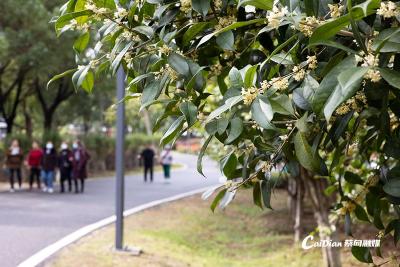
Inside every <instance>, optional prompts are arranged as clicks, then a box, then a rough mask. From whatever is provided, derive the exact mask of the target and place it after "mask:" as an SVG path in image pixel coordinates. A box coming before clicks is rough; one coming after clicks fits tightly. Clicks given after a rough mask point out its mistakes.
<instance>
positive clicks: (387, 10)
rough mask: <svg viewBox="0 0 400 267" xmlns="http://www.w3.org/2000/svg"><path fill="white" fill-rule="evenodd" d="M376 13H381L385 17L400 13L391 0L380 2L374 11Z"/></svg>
mask: <svg viewBox="0 0 400 267" xmlns="http://www.w3.org/2000/svg"><path fill="white" fill-rule="evenodd" d="M376 14H378V15H381V16H382V17H384V18H385V19H388V18H392V17H396V16H398V15H399V14H400V12H399V9H398V8H397V5H396V3H394V2H392V1H387V2H386V3H385V2H381V6H380V7H379V8H378V10H377V11H376Z"/></svg>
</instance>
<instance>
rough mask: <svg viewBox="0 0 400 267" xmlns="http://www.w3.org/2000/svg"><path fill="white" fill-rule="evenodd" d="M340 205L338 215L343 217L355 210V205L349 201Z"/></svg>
mask: <svg viewBox="0 0 400 267" xmlns="http://www.w3.org/2000/svg"><path fill="white" fill-rule="evenodd" d="M342 205H343V207H341V208H340V209H339V214H340V215H345V214H346V213H347V212H349V213H351V212H353V211H354V210H355V209H356V204H354V203H353V202H351V201H343V202H342Z"/></svg>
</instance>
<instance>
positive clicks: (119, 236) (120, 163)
mask: <svg viewBox="0 0 400 267" xmlns="http://www.w3.org/2000/svg"><path fill="white" fill-rule="evenodd" d="M124 97H125V73H124V70H123V68H122V67H120V68H119V69H118V72H117V101H118V102H117V103H118V106H117V133H116V149H115V169H116V175H117V177H116V202H115V204H116V206H115V208H116V217H117V220H116V225H115V249H117V250H122V249H123V233H124V215H123V213H124V190H125V189H124V167H125V166H124V141H125V104H124V102H123V101H121V100H123V99H124Z"/></svg>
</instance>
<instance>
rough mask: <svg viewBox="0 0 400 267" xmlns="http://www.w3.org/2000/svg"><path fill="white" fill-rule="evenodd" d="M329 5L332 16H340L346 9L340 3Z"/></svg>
mask: <svg viewBox="0 0 400 267" xmlns="http://www.w3.org/2000/svg"><path fill="white" fill-rule="evenodd" d="M328 7H329V10H330V13H331V17H332V18H337V17H340V14H341V13H342V12H343V10H344V6H342V5H338V4H328Z"/></svg>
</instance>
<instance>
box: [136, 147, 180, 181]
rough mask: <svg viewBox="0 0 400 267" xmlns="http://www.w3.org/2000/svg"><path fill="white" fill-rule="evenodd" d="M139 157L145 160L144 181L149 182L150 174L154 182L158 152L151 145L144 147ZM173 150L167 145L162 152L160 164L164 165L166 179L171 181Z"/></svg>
mask: <svg viewBox="0 0 400 267" xmlns="http://www.w3.org/2000/svg"><path fill="white" fill-rule="evenodd" d="M139 158H140V159H141V160H142V161H143V167H144V182H147V175H148V174H150V182H153V172H154V161H155V159H156V158H157V156H156V153H155V152H154V149H153V147H152V146H151V145H148V146H147V147H146V148H145V149H143V151H142V153H141V154H140V155H139ZM172 160H173V158H172V151H171V147H170V146H166V147H165V148H164V150H163V151H161V154H160V160H159V162H160V164H161V166H162V167H163V172H164V179H165V182H166V183H169V179H170V178H171V165H172Z"/></svg>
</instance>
